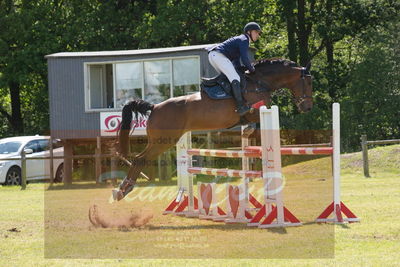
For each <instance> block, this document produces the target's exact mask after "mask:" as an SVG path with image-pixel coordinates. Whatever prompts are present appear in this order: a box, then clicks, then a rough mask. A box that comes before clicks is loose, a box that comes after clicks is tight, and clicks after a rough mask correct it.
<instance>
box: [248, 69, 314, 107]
mask: <svg viewBox="0 0 400 267" xmlns="http://www.w3.org/2000/svg"><path fill="white" fill-rule="evenodd" d="M246 77H247V78H248V79H249V80H250V81H252V82H253V83H255V84H256V89H253V90H250V89H244V90H243V93H258V94H260V93H265V92H271V93H272V92H274V93H275V95H283V94H284V93H285V91H284V90H283V88H279V89H277V90H274V89H273V87H272V86H271V85H270V84H269V83H268V82H265V81H262V80H259V79H256V78H255V77H253V75H249V74H246ZM306 77H312V76H311V73H310V72H309V70H307V68H305V67H301V69H300V78H301V80H302V95H301V96H300V98H299V99H296V98H295V97H294V96H293V95H292V94H291V97H292V99H293V102H294V103H296V105H297V106H298V105H300V104H301V103H303V102H304V101H305V100H306V99H308V98H312V96H311V95H307V93H306V84H305V83H306V81H305V79H306Z"/></svg>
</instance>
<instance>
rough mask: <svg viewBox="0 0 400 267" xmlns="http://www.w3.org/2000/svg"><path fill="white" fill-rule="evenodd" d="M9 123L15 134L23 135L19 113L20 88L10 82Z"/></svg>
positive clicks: (22, 122)
mask: <svg viewBox="0 0 400 267" xmlns="http://www.w3.org/2000/svg"><path fill="white" fill-rule="evenodd" d="M9 86H10V96H11V121H10V124H11V126H12V128H13V130H14V132H15V133H16V134H23V133H24V121H23V119H22V113H21V97H20V87H19V84H18V83H16V82H10V83H9Z"/></svg>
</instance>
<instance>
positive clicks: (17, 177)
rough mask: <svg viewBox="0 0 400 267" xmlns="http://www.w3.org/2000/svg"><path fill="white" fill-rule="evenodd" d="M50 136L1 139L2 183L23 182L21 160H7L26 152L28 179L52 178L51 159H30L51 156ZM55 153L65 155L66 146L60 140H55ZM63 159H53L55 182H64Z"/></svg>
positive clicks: (0, 178) (14, 183) (0, 175)
mask: <svg viewBox="0 0 400 267" xmlns="http://www.w3.org/2000/svg"><path fill="white" fill-rule="evenodd" d="M49 141H50V137H49V136H39V135H36V136H20V137H10V138H4V139H1V140H0V184H5V185H19V184H21V180H22V179H21V177H22V175H21V160H7V158H21V153H22V151H23V150H25V154H26V159H27V160H26V180H27V181H32V180H47V179H50V160H49V159H29V158H38V157H43V158H44V157H49V156H50V151H49ZM53 155H54V156H63V155H64V148H63V147H62V146H61V145H60V141H59V140H53ZM63 162H64V160H63V159H53V166H54V167H53V168H54V182H62V179H63V173H64V171H63V170H64V169H63V165H64V164H63Z"/></svg>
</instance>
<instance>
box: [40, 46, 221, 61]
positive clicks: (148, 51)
mask: <svg viewBox="0 0 400 267" xmlns="http://www.w3.org/2000/svg"><path fill="white" fill-rule="evenodd" d="M212 45H214V44H203V45H190V46H178V47H165V48H150V49H136V50H115V51H92V52H59V53H54V54H49V55H46V56H45V58H60V57H108V56H134V55H146V54H159V53H172V52H182V51H191V50H201V49H205V48H207V47H209V46H212Z"/></svg>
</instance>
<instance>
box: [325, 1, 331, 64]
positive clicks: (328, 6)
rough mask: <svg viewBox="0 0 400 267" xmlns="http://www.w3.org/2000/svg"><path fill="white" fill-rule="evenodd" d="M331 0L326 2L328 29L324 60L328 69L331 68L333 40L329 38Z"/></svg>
mask: <svg viewBox="0 0 400 267" xmlns="http://www.w3.org/2000/svg"><path fill="white" fill-rule="evenodd" d="M331 14H332V0H327V1H326V18H325V23H326V26H325V27H326V28H327V29H329V30H328V31H327V34H326V60H327V62H328V66H329V67H330V68H332V67H333V40H332V38H331V25H332V16H331Z"/></svg>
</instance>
